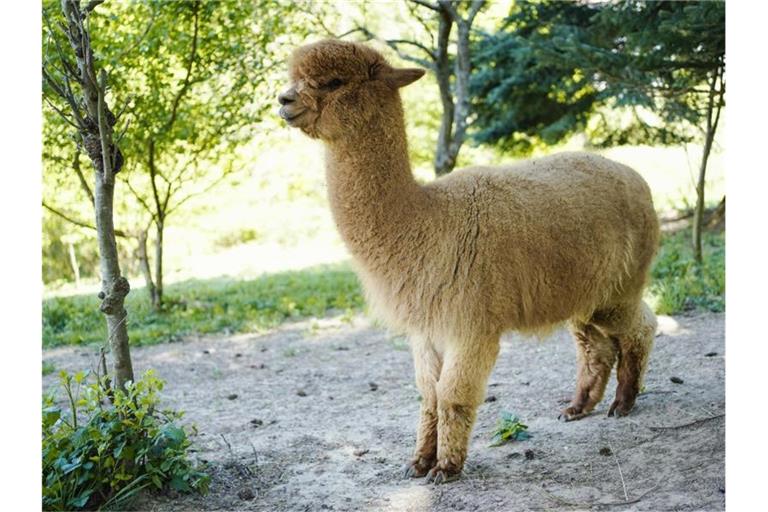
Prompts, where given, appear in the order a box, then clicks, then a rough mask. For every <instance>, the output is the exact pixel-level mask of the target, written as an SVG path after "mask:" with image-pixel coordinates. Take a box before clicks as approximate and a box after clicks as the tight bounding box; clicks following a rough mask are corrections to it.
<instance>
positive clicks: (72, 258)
mask: <svg viewBox="0 0 768 512" xmlns="http://www.w3.org/2000/svg"><path fill="white" fill-rule="evenodd" d="M67 246H69V264H70V265H71V266H72V272H73V273H74V274H75V286H77V287H80V265H78V263H77V254H75V244H73V243H72V242H69V243H67Z"/></svg>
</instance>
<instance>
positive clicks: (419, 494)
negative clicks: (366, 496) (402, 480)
mask: <svg viewBox="0 0 768 512" xmlns="http://www.w3.org/2000/svg"><path fill="white" fill-rule="evenodd" d="M404 485H408V486H407V487H405V488H400V489H397V490H395V491H392V492H391V493H389V494H387V495H386V496H385V498H384V501H385V502H386V505H384V504H380V505H379V506H376V507H371V508H368V510H371V511H373V510H408V511H413V512H417V511H421V510H425V511H426V510H431V509H432V504H433V502H434V494H435V487H434V486H432V485H424V484H423V483H422V482H421V481H419V482H418V483H415V482H411V483H409V484H404Z"/></svg>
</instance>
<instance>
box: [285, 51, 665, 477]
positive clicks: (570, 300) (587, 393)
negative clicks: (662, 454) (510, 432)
mask: <svg viewBox="0 0 768 512" xmlns="http://www.w3.org/2000/svg"><path fill="white" fill-rule="evenodd" d="M289 74H290V79H291V82H292V84H291V87H290V88H289V89H288V90H287V91H285V92H283V93H282V94H281V95H280V96H279V97H278V100H279V102H280V104H281V105H282V106H281V108H280V116H281V117H282V118H283V119H284V120H285V121H286V122H287V123H288V124H289V125H290V126H292V127H295V128H299V129H301V130H302V131H303V132H304V133H306V134H307V135H309V136H310V137H312V138H317V139H320V140H321V141H322V142H323V143H324V144H325V147H326V179H327V185H328V194H329V200H330V206H331V210H332V214H333V217H334V220H335V222H336V225H337V227H338V230H339V232H340V234H341V237H342V239H343V240H344V242H345V244H346V245H347V247H348V249H349V251H350V253H351V254H352V256H353V259H354V261H355V265H356V268H357V272H358V274H359V277H360V279H361V282H362V284H363V287H364V289H365V293H366V297H367V300H368V303H369V305H370V306H371V307H372V310H373V311H374V312H375V313H377V314H378V315H379V316H380V317H382V319H383V320H385V322H386V323H387V324H388V325H389V326H390V327H392V328H394V329H397V330H400V331H403V332H406V333H407V334H408V335H409V340H410V345H411V350H412V355H413V360H414V367H415V374H416V384H417V386H418V388H419V391H420V393H421V395H422V401H421V412H420V421H419V425H418V431H417V441H416V449H415V452H414V455H413V458H412V459H411V460H410V461H409V462H408V463H407V464H406V466H405V468H404V476H405V477H423V476H426V477H427V480H428V481H430V482H435V483H441V482H447V481H450V480H453V479H455V478H458V477H459V475H460V473H461V470H462V468H463V465H464V461H465V459H466V455H467V445H468V442H469V436H470V433H471V430H472V426H473V424H474V421H475V416H476V411H477V408H478V406H479V405H480V404H481V403H482V402H483V399H484V395H485V388H486V383H487V379H488V376H489V374H490V373H491V370H492V369H493V366H494V364H495V361H496V356H497V354H498V352H499V338H500V336H501V334H502V333H503V332H505V331H510V330H517V331H523V332H527V333H537V332H539V333H540V332H546V331H548V330H551V329H552V328H553V327H556V326H558V325H561V324H563V323H565V322H567V323H568V325H569V327H570V330H571V331H572V333H573V336H574V338H575V342H576V346H577V348H578V368H577V385H576V392H575V394H574V397H573V400H572V401H571V403H570V405H569V406H568V407H567V408H566V409H565V410H563V411H562V413H561V418H562V419H564V420H566V421H569V420H574V419H578V418H581V417H583V416H585V415H587V414H589V413H590V412H591V411H592V410H593V409H594V408H595V406H596V405H597V404H598V403H599V402H600V401H601V400H602V397H603V393H604V391H605V387H606V384H607V381H608V379H609V376H610V373H611V369H612V368H613V366H614V365H615V364H617V362H618V369H617V378H618V388H617V391H616V397H615V400H614V401H613V403H612V404H611V406H610V408H609V410H608V414H609V415H610V416H613V415H615V416H624V415H626V414H627V413H629V411H630V410H631V409H632V407H633V405H634V403H635V397H636V396H637V394H638V391H639V389H640V387H641V385H642V378H643V375H644V373H645V369H646V365H647V362H648V355H649V352H650V350H651V347H652V343H653V336H654V331H655V328H656V320H655V317H654V315H653V313H652V312H651V310H650V309H649V308H648V307H647V306H646V305H645V303H643V301H642V299H641V296H642V292H643V288H644V286H645V283H646V280H647V275H648V269H649V266H650V264H651V260H652V259H653V256H654V253H655V251H656V247H657V244H658V236H659V228H658V219H657V217H656V213H655V211H654V208H653V203H652V200H651V195H650V190H649V188H648V185H647V184H646V183H645V181H644V180H643V179H642V178H641V177H640V176H639V175H638V174H637V173H636V172H635V171H633V170H632V169H630V168H628V167H626V166H624V165H622V164H619V163H617V162H613V161H611V160H608V159H606V158H603V157H600V156H596V155H591V154H587V153H563V154H558V155H554V156H548V157H544V158H539V159H535V160H530V161H527V162H524V163H517V164H514V165H509V166H504V167H470V168H466V169H461V170H457V171H454V172H453V173H451V174H450V175H447V176H444V177H441V178H439V179H436V180H434V181H432V182H430V183H428V184H426V185H420V184H419V183H417V182H416V180H415V179H414V177H413V175H412V172H411V166H410V162H409V160H408V148H407V141H406V134H405V122H404V114H403V109H402V104H401V101H400V95H399V91H398V89H399V88H400V87H403V86H406V85H408V84H410V83H412V82H414V81H415V80H417V79H418V78H420V77H421V76H422V75H423V74H424V71H423V70H421V69H396V68H394V67H392V66H391V65H390V64H388V63H387V61H386V60H385V59H384V57H383V56H382V55H381V54H380V53H378V52H377V51H376V50H374V49H372V48H370V47H368V46H366V45H363V44H359V43H352V42H342V41H338V40H324V41H320V42H317V43H313V44H309V45H306V46H302V47H300V48H298V49H296V50H295V51H294V53H293V56H292V58H291V62H290V70H289Z"/></svg>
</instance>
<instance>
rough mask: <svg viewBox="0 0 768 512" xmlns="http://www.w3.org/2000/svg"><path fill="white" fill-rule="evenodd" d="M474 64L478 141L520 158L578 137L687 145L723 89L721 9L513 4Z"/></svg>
mask: <svg viewBox="0 0 768 512" xmlns="http://www.w3.org/2000/svg"><path fill="white" fill-rule="evenodd" d="M475 56H476V57H475V62H474V65H475V73H474V76H473V80H472V91H473V96H474V97H475V101H474V103H473V111H474V114H475V118H474V123H473V136H474V139H475V140H476V141H477V142H480V143H488V144H494V145H496V146H498V147H500V148H501V149H504V150H507V151H512V152H516V153H523V154H524V153H527V152H529V151H530V150H531V149H533V148H534V147H535V146H536V145H538V144H547V145H551V144H555V143H557V142H559V141H561V140H563V139H565V138H567V137H568V136H570V135H572V134H573V133H575V132H577V131H581V130H584V129H587V130H588V131H587V135H588V136H589V138H590V141H591V143H592V144H594V145H596V146H611V145H620V144H662V145H666V144H675V143H680V142H687V141H689V140H691V139H692V138H693V137H694V136H695V132H694V131H693V130H692V129H691V127H692V126H694V125H698V124H700V123H701V120H702V119H703V118H704V116H705V115H706V112H707V105H706V103H707V97H708V92H709V90H708V87H706V83H707V82H708V81H709V79H710V77H712V76H713V74H715V73H719V75H718V76H719V78H720V84H721V87H722V82H723V81H722V77H723V72H722V69H724V60H725V5H724V3H723V2H640V1H634V0H632V1H625V2H618V3H613V2H610V3H609V2H605V3H573V2H555V1H548V0H545V1H542V2H537V3H532V2H519V3H516V4H515V5H514V7H513V8H512V11H511V12H510V15H509V16H508V17H507V18H506V19H505V21H504V23H503V24H502V25H501V27H500V29H499V30H498V31H497V32H495V33H492V34H486V35H485V36H484V37H483V38H481V39H480V40H479V41H478V42H477V45H476V50H475ZM718 70H720V71H718ZM604 107H608V108H611V109H624V111H626V112H628V113H629V114H630V115H631V121H630V122H624V123H617V122H615V121H614V120H612V119H610V118H609V117H607V116H605V115H604V112H605V111H607V110H608V109H607V108H604ZM643 111H646V112H648V111H650V112H653V113H654V114H655V116H656V118H657V119H656V122H653V121H650V120H649V119H648V118H647V116H646V117H644V116H643V115H642V112H643ZM596 113H597V114H598V116H594V114H596ZM590 119H597V121H596V122H590Z"/></svg>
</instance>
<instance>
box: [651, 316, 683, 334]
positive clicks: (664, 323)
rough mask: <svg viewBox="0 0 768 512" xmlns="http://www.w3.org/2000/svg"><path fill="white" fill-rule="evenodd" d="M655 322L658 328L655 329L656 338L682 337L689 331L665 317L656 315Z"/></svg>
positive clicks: (675, 321)
mask: <svg viewBox="0 0 768 512" xmlns="http://www.w3.org/2000/svg"><path fill="white" fill-rule="evenodd" d="M656 321H657V322H658V324H659V325H658V327H657V328H656V335H657V336H662V335H663V336H682V335H684V334H688V333H690V331H689V330H688V329H686V328H684V327H682V326H681V325H680V323H679V322H678V321H677V320H675V319H674V318H672V317H671V316H667V315H657V316H656Z"/></svg>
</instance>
